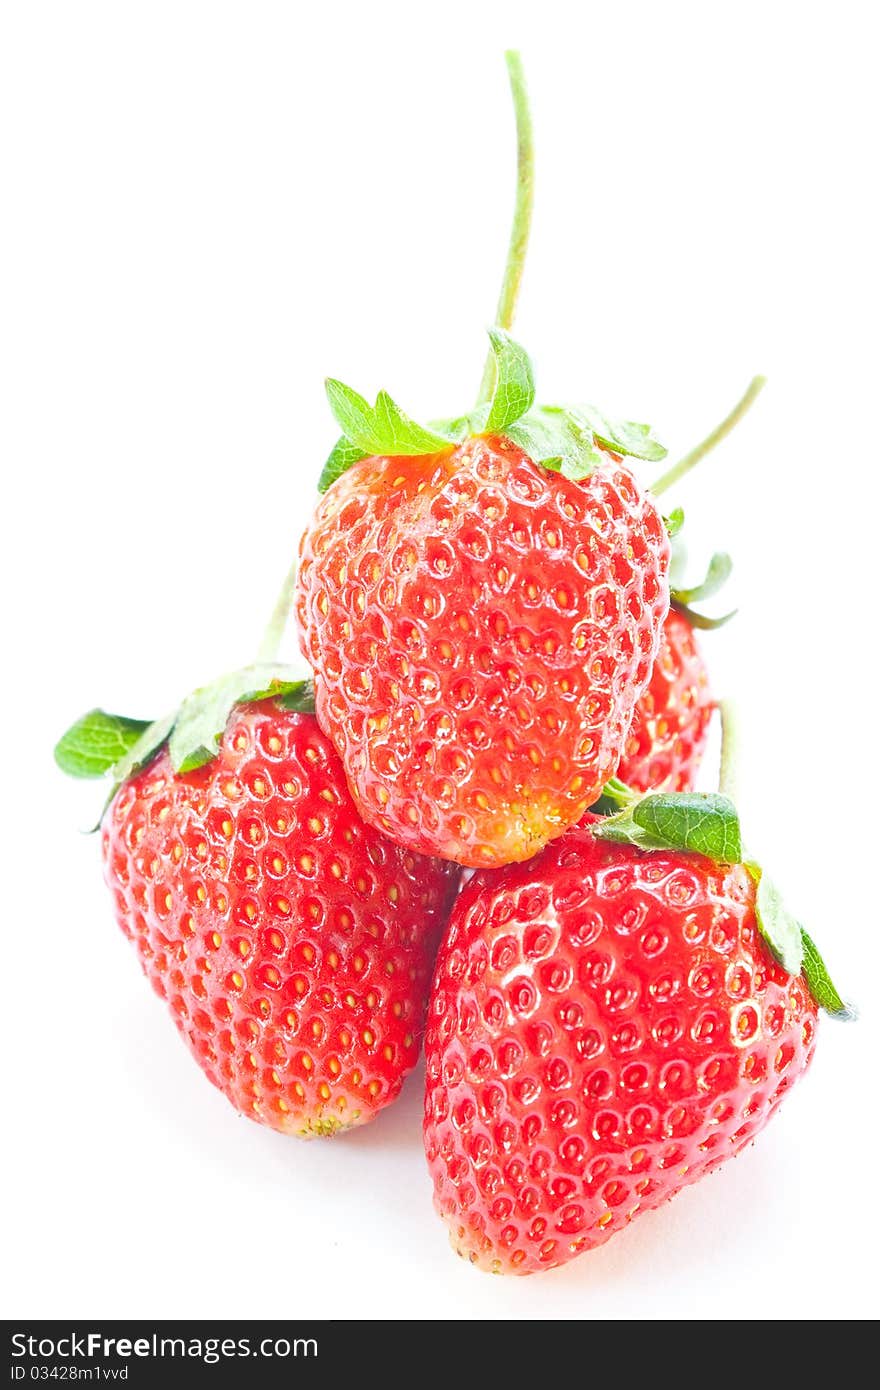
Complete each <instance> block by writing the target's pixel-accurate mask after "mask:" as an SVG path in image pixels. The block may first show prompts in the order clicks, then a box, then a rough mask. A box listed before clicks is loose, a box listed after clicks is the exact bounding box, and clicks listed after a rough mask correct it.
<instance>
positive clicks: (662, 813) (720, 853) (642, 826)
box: [593, 792, 742, 864]
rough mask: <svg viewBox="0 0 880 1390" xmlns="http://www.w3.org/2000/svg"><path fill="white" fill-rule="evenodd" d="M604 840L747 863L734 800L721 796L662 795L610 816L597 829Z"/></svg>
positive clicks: (690, 793) (693, 793)
mask: <svg viewBox="0 0 880 1390" xmlns="http://www.w3.org/2000/svg"><path fill="white" fill-rule="evenodd" d="M593 834H594V835H595V836H596V837H597V838H598V839H600V840H612V841H614V842H616V843H618V844H630V845H637V846H638V848H639V849H681V850H689V851H691V852H693V853H695V854H704V855H706V857H707V858H708V859H714V860H715V861H716V862H717V863H719V864H738V863H739V861H740V859H741V858H742V842H741V839H740V830H739V816H738V815H737V811H736V807H735V806H734V804H733V802H732V801H731V800H730V799H729V797H726V796H721V795H720V794H719V793H717V792H663V793H657V794H654V795H650V796H645V797H643V798H642V799H641V801H638V802H636V804H635V805H634V806H631V807H629V808H628V809H627V810H624V811H621V812H620V813H619V815H616V816H609V818H608V819H607V820H606V821H604V822H603V823H602V824H601V825H597V826H595V827H594V828H593Z"/></svg>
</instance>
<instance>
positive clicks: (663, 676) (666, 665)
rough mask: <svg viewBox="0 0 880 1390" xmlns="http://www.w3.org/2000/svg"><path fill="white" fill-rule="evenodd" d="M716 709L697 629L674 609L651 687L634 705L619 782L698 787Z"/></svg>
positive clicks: (683, 788)
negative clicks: (710, 726)
mask: <svg viewBox="0 0 880 1390" xmlns="http://www.w3.org/2000/svg"><path fill="white" fill-rule="evenodd" d="M714 708H715V702H714V700H713V699H712V695H711V692H710V689H709V679H708V674H707V671H706V664H705V662H704V660H703V654H702V652H701V651H700V648H699V646H698V645H697V641H696V638H695V636H694V631H693V628H692V627H691V625H690V623H689V622H688V621H687V619H686V618H685V617H684V616H683V615H682V614H681V613H679V612H677V611H676V610H675V609H674V608H671V609H670V610H669V612H668V614H667V615H666V621H665V622H664V624H663V632H662V634H661V638H660V650H659V652H658V653H657V660H656V662H655V663H654V670H653V673H652V675H651V683H650V685H649V686H648V689H647V690H646V691H645V693H644V695H642V696H641V698H640V699H639V700H638V702H637V704H636V710H635V714H634V716H633V721H632V724H631V725H630V730H629V734H628V736H627V740H626V744H625V746H624V750H623V757H622V758H621V760H620V766H619V767H618V769H617V776H618V777H619V778H620V779H621V781H623V782H626V783H627V785H628V786H630V787H634V788H635V789H636V790H637V791H643V792H646V791H650V790H652V789H653V790H656V791H660V790H664V791H689V790H690V789H691V788H692V787H693V786H694V783H695V781H696V776H697V772H698V771H699V767H700V762H701V761H702V757H703V753H704V751H705V747H706V739H707V738H708V735H709V723H710V721H711V718H712V711H713V710H714Z"/></svg>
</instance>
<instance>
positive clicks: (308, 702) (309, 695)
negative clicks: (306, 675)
mask: <svg viewBox="0 0 880 1390" xmlns="http://www.w3.org/2000/svg"><path fill="white" fill-rule="evenodd" d="M278 704H279V705H283V707H284V708H285V709H288V710H291V711H292V713H294V714H314V713H315V685H314V682H313V681H310V680H298V681H294V683H293V685H292V686H291V687H290V689H289V690H285V691H284V692H283V693H282V694H280V695H279V696H278Z"/></svg>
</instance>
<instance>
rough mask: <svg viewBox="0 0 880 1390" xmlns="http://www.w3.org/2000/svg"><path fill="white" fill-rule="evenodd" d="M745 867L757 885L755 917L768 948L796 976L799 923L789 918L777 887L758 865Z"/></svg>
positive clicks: (800, 954) (799, 959)
mask: <svg viewBox="0 0 880 1390" xmlns="http://www.w3.org/2000/svg"><path fill="white" fill-rule="evenodd" d="M746 868H747V869H748V871H749V873H750V874H751V876H752V878H753V879H754V880H755V883H756V884H757V892H756V893H755V916H756V917H757V919H758V930H759V931H760V933H761V935H762V937H763V938H764V941H765V942H766V944H767V949H768V950H769V952H770V954H771V955H772V956H773V959H774V960H776V961H778V962H779V964H780V965H781V966H782V968H783V970H787V971H788V973H789V975H799V974H800V969H801V962H802V960H803V955H804V946H803V940H802V935H801V924H800V922H798V921H797V920H796V919H795V918H794V917H792V915H791V913H790V912H789V910H788V908H787V907H786V906H785V903H784V902H783V901H782V894H781V893H780V891H779V889H778V888H777V887H776V884H775V883H774V882H773V880H772V878H771V877H770V875H769V874H767V873H765V872H764V870H763V869H762V868H761V866H760V864H755V863H754V862H753V861H750V862H749V863H747V864H746Z"/></svg>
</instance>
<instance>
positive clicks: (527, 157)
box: [477, 49, 535, 406]
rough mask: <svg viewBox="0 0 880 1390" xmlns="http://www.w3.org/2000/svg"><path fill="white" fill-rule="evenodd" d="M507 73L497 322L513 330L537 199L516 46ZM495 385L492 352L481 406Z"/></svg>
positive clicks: (508, 59)
mask: <svg viewBox="0 0 880 1390" xmlns="http://www.w3.org/2000/svg"><path fill="white" fill-rule="evenodd" d="M504 61H505V63H506V64H507V73H508V76H509V78H510V92H511V95H512V97H513V110H514V115H515V117H516V148H517V158H516V202H515V203H514V208H513V226H512V227H511V230H510V245H509V247H508V249H507V263H506V265H505V267H504V279H503V280H502V281H501V293H500V294H499V296H498V308H497V310H496V313H495V322H496V324H497V325H498V327H499V328H504V329H510V328H511V327H512V325H513V316H514V314H515V312H516V301H517V297H518V295H519V287H520V283H521V281H522V275H523V269H524V267H525V263H526V251H527V249H528V245H529V231H530V230H531V225H532V205H533V203H534V200H535V150H534V142H533V138H532V116H531V112H530V111H529V96H528V92H527V91H526V79H525V73H524V72H523V65H522V59H521V58H520V55H519V54H518V53H517V52H515V51H514V50H513V49H510V50H508V52H507V53H505V55H504ZM494 385H495V355H494V353H493V352H491V351H490V352H489V355H488V357H487V358H486V366H485V369H484V371H483V381H482V385H481V386H480V394H479V396H478V397H477V405H478V406H480V405H485V403H486V402H487V401H489V400H491V399H492V390H493V388H494Z"/></svg>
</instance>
